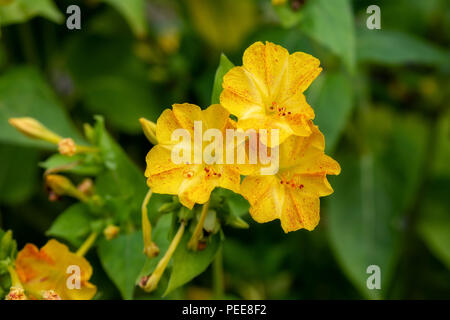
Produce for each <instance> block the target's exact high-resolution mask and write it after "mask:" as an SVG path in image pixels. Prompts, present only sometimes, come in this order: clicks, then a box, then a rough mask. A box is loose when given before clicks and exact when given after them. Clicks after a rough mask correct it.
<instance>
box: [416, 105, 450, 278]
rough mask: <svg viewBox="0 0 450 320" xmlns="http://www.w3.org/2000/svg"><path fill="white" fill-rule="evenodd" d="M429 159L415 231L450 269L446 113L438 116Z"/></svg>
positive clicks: (449, 129) (449, 133) (448, 119)
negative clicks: (427, 180) (428, 173)
mask: <svg viewBox="0 0 450 320" xmlns="http://www.w3.org/2000/svg"><path fill="white" fill-rule="evenodd" d="M435 132H436V137H435V145H434V153H433V154H432V155H431V157H430V161H431V162H432V163H431V178H430V181H429V183H428V184H427V186H426V188H424V190H425V192H424V193H425V194H424V196H423V201H422V205H421V209H420V217H419V219H418V227H417V229H418V232H419V234H420V236H421V237H422V239H423V240H424V241H425V243H426V244H427V246H428V248H429V249H430V250H431V252H432V253H434V255H435V256H436V257H437V258H438V259H440V260H441V261H442V262H443V263H444V265H446V266H447V268H448V269H450V232H449V231H450V198H449V197H448V195H449V194H450V168H449V166H448V164H449V161H450V139H449V137H450V112H447V114H445V115H443V116H441V117H440V119H439V121H438V123H437V129H436V130H435Z"/></svg>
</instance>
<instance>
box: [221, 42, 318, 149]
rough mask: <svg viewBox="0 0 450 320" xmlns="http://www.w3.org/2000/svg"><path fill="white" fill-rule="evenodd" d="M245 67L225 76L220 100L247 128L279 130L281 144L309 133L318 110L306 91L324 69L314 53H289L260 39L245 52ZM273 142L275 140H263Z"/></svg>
mask: <svg viewBox="0 0 450 320" xmlns="http://www.w3.org/2000/svg"><path fill="white" fill-rule="evenodd" d="M242 60H243V66H241V67H234V68H233V69H231V70H230V71H229V72H228V73H227V74H226V75H225V76H224V78H223V89H224V90H223V91H222V94H221V96H220V103H221V104H222V105H223V106H224V107H225V108H226V109H227V110H228V111H229V112H230V113H231V114H234V115H235V116H236V117H237V118H238V123H237V126H238V128H241V129H243V130H247V129H255V130H259V129H267V130H268V132H269V135H268V136H269V137H270V132H271V130H272V129H278V130H279V143H280V144H281V143H283V141H285V140H286V139H287V138H288V137H289V136H291V135H296V136H303V137H305V136H308V135H310V134H311V130H310V128H309V125H308V120H312V119H314V111H313V109H312V108H311V107H310V106H309V104H308V103H307V102H306V98H305V96H304V94H303V92H304V91H305V90H306V89H307V88H308V87H309V85H310V84H311V83H312V82H313V80H314V79H315V78H316V77H317V76H318V75H319V73H320V72H321V71H322V68H320V67H319V65H320V61H319V60H318V59H316V58H314V57H313V56H311V55H309V54H306V53H303V52H295V53H293V54H291V55H289V52H288V51H287V50H286V49H284V48H283V47H281V46H278V45H275V44H273V43H271V42H266V44H263V43H262V42H256V43H254V44H253V45H251V46H250V47H249V48H247V50H245V52H244V56H243V58H242ZM262 142H263V143H264V144H265V145H267V146H270V147H273V146H272V145H271V139H269V138H267V141H262Z"/></svg>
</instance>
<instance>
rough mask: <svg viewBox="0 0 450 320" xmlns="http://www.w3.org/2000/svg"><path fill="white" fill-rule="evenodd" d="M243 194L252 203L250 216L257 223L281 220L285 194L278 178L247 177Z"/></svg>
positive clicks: (243, 184) (243, 186)
mask: <svg viewBox="0 0 450 320" xmlns="http://www.w3.org/2000/svg"><path fill="white" fill-rule="evenodd" d="M241 194H242V196H243V197H244V198H245V199H247V200H248V202H249V203H250V205H251V207H250V214H251V216H252V218H253V219H254V220H255V221H256V222H259V223H264V222H269V221H272V220H274V219H278V218H280V216H281V213H282V206H283V202H284V197H285V194H284V189H283V187H282V186H281V185H280V183H279V180H278V179H277V178H276V176H247V177H245V179H244V180H243V181H242V184H241Z"/></svg>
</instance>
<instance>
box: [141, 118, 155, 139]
mask: <svg viewBox="0 0 450 320" xmlns="http://www.w3.org/2000/svg"><path fill="white" fill-rule="evenodd" d="M139 122H140V123H141V126H142V130H143V131H144V134H145V136H146V137H147V139H148V141H150V142H151V144H153V145H156V144H158V139H156V124H155V123H154V122H152V121H150V120H147V119H145V118H140V119H139Z"/></svg>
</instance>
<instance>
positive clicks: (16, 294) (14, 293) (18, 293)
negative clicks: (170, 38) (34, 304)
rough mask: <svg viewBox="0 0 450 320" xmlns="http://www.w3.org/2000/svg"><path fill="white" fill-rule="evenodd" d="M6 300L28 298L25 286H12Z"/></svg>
mask: <svg viewBox="0 0 450 320" xmlns="http://www.w3.org/2000/svg"><path fill="white" fill-rule="evenodd" d="M5 300H28V298H27V296H26V295H25V292H24V290H23V288H20V287H11V288H10V289H9V293H8V294H7V295H6V297H5Z"/></svg>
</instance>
